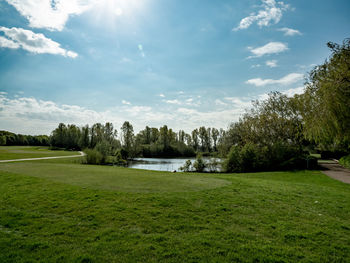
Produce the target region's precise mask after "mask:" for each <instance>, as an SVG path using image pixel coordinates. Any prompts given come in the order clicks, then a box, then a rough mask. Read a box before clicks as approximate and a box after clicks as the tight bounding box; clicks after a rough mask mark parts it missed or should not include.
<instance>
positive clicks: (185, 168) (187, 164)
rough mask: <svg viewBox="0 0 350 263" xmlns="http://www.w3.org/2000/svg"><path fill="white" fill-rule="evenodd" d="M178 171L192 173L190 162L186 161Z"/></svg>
mask: <svg viewBox="0 0 350 263" xmlns="http://www.w3.org/2000/svg"><path fill="white" fill-rule="evenodd" d="M179 169H180V171H184V172H191V171H192V162H191V160H187V161H186V162H185V164H184V165H183V166H181V167H180V168H179Z"/></svg>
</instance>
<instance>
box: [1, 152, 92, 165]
mask: <svg viewBox="0 0 350 263" xmlns="http://www.w3.org/2000/svg"><path fill="white" fill-rule="evenodd" d="M82 156H85V153H83V152H79V155H66V156H52V157H38V158H25V159H13V160H0V163H10V162H21V161H36V160H49V159H61V158H76V157H82Z"/></svg>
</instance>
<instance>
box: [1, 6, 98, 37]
mask: <svg viewBox="0 0 350 263" xmlns="http://www.w3.org/2000/svg"><path fill="white" fill-rule="evenodd" d="M6 1H7V2H8V3H9V4H10V5H12V6H14V7H15V8H16V9H17V11H18V12H19V13H20V14H21V15H22V16H24V17H25V18H27V20H28V21H29V26H31V27H34V28H46V29H49V30H58V31H61V30H62V29H63V28H64V26H65V24H66V22H67V20H68V18H69V16H72V15H79V14H81V13H83V12H85V11H86V10H88V9H89V8H91V7H92V5H93V4H94V2H95V1H93V0H85V1H82V0H59V1H52V0H6Z"/></svg>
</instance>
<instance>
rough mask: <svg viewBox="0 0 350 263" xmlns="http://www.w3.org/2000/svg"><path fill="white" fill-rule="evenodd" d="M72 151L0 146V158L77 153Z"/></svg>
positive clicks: (37, 147)
mask: <svg viewBox="0 0 350 263" xmlns="http://www.w3.org/2000/svg"><path fill="white" fill-rule="evenodd" d="M78 154H79V153H78V152H74V151H51V150H49V149H48V147H44V146H1V147H0V160H12V159H25V158H39V157H52V156H67V155H78Z"/></svg>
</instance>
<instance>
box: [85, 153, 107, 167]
mask: <svg viewBox="0 0 350 263" xmlns="http://www.w3.org/2000/svg"><path fill="white" fill-rule="evenodd" d="M84 152H85V154H86V156H85V160H84V163H87V164H102V163H103V159H104V158H103V155H102V154H101V153H100V152H99V151H97V150H96V149H86V150H84Z"/></svg>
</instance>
